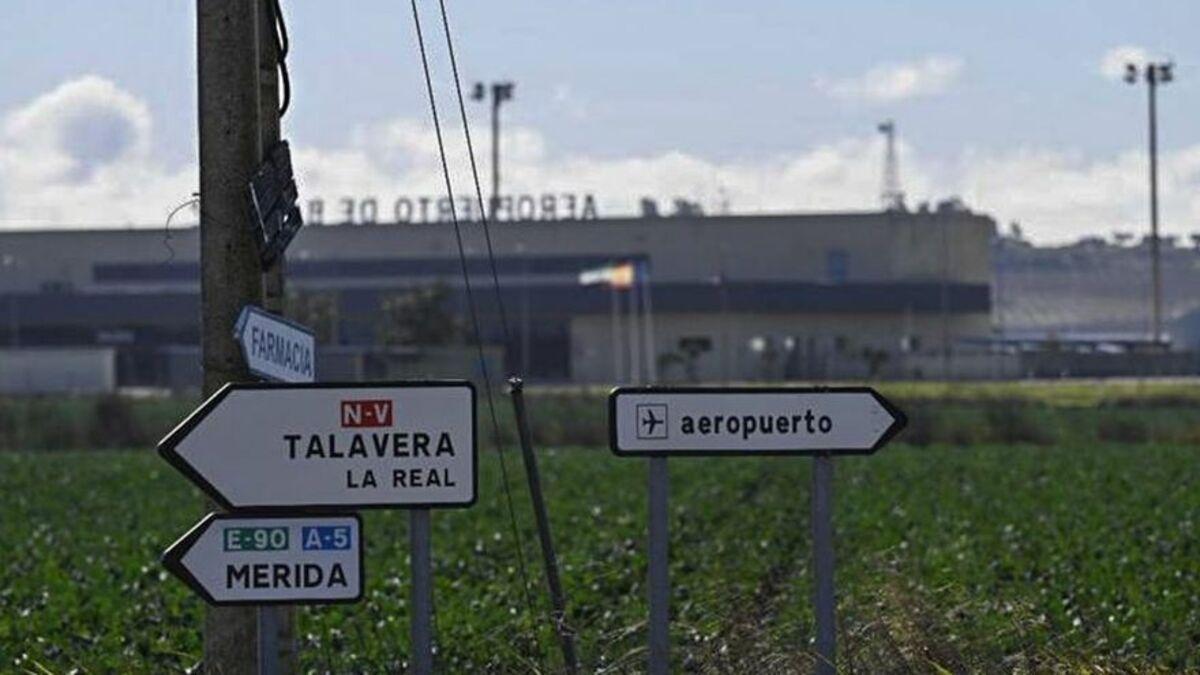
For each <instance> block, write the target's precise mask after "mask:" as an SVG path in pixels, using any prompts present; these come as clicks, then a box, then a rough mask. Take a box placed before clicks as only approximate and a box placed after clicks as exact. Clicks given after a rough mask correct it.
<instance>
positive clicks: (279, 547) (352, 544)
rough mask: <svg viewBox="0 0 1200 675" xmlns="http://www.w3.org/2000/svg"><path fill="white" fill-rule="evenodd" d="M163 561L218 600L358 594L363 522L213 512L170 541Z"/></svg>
mask: <svg viewBox="0 0 1200 675" xmlns="http://www.w3.org/2000/svg"><path fill="white" fill-rule="evenodd" d="M163 565H165V566H166V567H167V569H168V570H170V571H171V573H172V574H174V575H175V576H177V577H179V578H180V579H181V580H182V581H183V582H184V583H186V584H187V585H188V586H191V588H192V590H194V591H196V593H199V594H200V596H201V597H203V598H204V599H205V600H207V601H208V602H209V603H211V604H214V605H237V604H255V605H265V604H283V603H305V604H310V603H332V602H355V601H357V600H358V599H359V598H361V597H362V589H363V544H362V523H361V521H360V520H359V518H358V516H357V515H350V516H295V517H280V518H267V517H262V516H245V515H233V514H214V513H210V514H208V515H207V516H205V517H204V519H203V520H201V521H200V522H199V523H198V524H197V525H196V526H195V527H193V528H192V529H191V531H189V532H188V533H187V534H185V535H183V537H181V538H180V539H179V541H177V542H175V543H174V544H172V545H171V547H170V548H168V549H167V551H166V553H164V554H163Z"/></svg>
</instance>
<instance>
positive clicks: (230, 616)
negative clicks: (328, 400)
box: [196, 0, 262, 675]
mask: <svg viewBox="0 0 1200 675" xmlns="http://www.w3.org/2000/svg"><path fill="white" fill-rule="evenodd" d="M257 4H258V3H255V2H250V1H249V0H197V1H196V46H197V73H198V81H199V82H198V85H199V86H198V94H199V96H198V100H199V132H200V133H199V135H200V302H201V315H202V321H203V324H202V325H203V328H202V333H201V350H202V352H203V362H204V393H205V395H209V394H212V393H213V392H215V391H216V390H217V389H218V388H219V387H220V386H221V385H223V384H225V383H226V382H237V381H250V379H251V377H250V373H249V372H248V371H247V370H246V365H245V363H243V361H242V356H241V354H240V353H239V351H238V346H237V342H236V341H235V340H234V337H233V325H234V322H235V321H236V320H237V316H238V313H239V312H240V311H241V309H242V307H243V306H244V305H245V304H247V303H256V304H257V303H259V302H261V301H262V273H261V270H260V268H259V261H258V250H257V248H256V245H255V243H254V239H253V238H252V237H251V232H250V229H249V228H248V227H247V225H246V222H247V219H248V218H249V217H250V213H249V210H248V208H249V199H248V197H247V189H248V187H247V186H248V185H249V181H250V175H251V174H252V173H253V171H254V169H255V167H256V165H257V164H258V162H259V148H260V142H261V141H260V139H259V126H258V113H259V108H258V97H259V87H258V84H259V77H258V53H257V52H258V22H257V20H256V19H257V14H258V11H259V8H258V6H257ZM257 614H258V613H257V611H256V610H255V608H253V607H221V608H217V607H210V608H209V609H208V612H207V614H206V616H205V621H204V672H206V673H210V674H212V673H220V674H230V675H232V674H235V673H249V672H253V671H254V670H255V668H256V666H257V645H258V626H257V623H258V622H257V618H258V617H257Z"/></svg>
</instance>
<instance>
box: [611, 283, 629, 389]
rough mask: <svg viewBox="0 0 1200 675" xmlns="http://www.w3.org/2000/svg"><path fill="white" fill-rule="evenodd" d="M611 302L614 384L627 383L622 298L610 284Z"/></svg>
mask: <svg viewBox="0 0 1200 675" xmlns="http://www.w3.org/2000/svg"><path fill="white" fill-rule="evenodd" d="M608 293H609V302H610V303H611V304H612V350H613V379H614V384H621V383H622V382H624V381H625V379H624V377H623V374H624V371H625V358H624V356H625V346H624V345H623V344H622V343H621V296H620V295H618V294H617V287H616V286H613V285H612V282H611V281H610V282H609V284H608Z"/></svg>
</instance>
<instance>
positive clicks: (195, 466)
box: [158, 380, 477, 511]
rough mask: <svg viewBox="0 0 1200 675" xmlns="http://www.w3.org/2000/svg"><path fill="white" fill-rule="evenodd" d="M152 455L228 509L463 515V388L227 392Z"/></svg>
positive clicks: (466, 406)
mask: <svg viewBox="0 0 1200 675" xmlns="http://www.w3.org/2000/svg"><path fill="white" fill-rule="evenodd" d="M158 451H159V453H160V454H162V456H163V457H164V458H165V459H166V460H167V461H168V462H170V463H171V464H172V465H173V466H174V467H175V468H177V469H179V470H180V471H181V472H183V474H184V475H186V476H187V477H188V478H189V479H191V480H192V482H194V483H195V484H196V485H198V486H199V487H200V488H201V489H203V490H204V491H205V492H206V493H208V495H209V496H211V497H212V498H213V499H214V500H216V501H217V502H218V503H220V504H221V505H222V506H223V507H225V508H226V509H228V510H235V509H297V508H302V509H308V510H311V509H331V510H342V511H344V510H346V509H356V508H371V507H401V506H410V507H416V506H422V507H439V506H470V505H471V504H473V503H474V501H475V472H476V452H477V451H476V443H475V388H474V387H473V386H472V385H471V383H470V382H466V381H458V380H454V381H450V380H447V381H428V382H394V383H351V384H332V383H316V384H227V385H225V386H224V387H222V388H221V389H220V390H219V391H217V393H215V394H213V395H212V397H211V398H209V399H208V400H207V401H205V402H204V403H203V404H201V405H200V407H199V408H198V409H196V411H195V412H193V413H192V414H191V415H190V416H189V417H188V418H187V419H186V420H184V421H183V422H182V423H181V424H180V425H179V426H178V427H176V428H175V430H174V431H172V432H171V433H170V434H168V435H167V437H166V438H164V439H163V440H162V441H161V442H160V443H159V444H158Z"/></svg>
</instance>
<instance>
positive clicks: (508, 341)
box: [438, 0, 512, 346]
mask: <svg viewBox="0 0 1200 675" xmlns="http://www.w3.org/2000/svg"><path fill="white" fill-rule="evenodd" d="M438 5H439V6H440V7H441V9H442V28H443V30H445V32H446V48H447V49H448V50H449V52H450V69H451V70H452V71H453V72H454V91H455V92H456V93H457V94H458V112H459V115H460V116H462V125H463V134H464V135H465V136H466V138H467V156H468V157H470V158H471V177H472V178H473V179H474V181H475V200H476V201H477V202H478V203H479V214H480V218H481V220H482V222H483V238H484V241H486V242H487V254H488V262H489V263H490V264H491V268H492V286H493V287H494V288H495V289H496V307H497V309H498V310H499V312H500V328H501V330H502V332H503V333H504V344H505V345H509V346H511V345H512V336H511V335H510V334H509V331H508V312H507V311H505V309H504V296H503V295H502V294H501V293H500V274H499V273H498V272H497V271H496V254H495V252H494V251H493V250H492V229H491V227H490V225H489V222H488V210H487V209H486V208H485V207H484V205H483V190H482V189H481V188H480V187H479V168H478V167H477V166H476V164H475V146H474V145H472V144H471V126H470V125H469V124H468V123H467V107H466V105H465V104H464V103H463V95H462V85H461V84H459V79H458V61H457V59H455V58H454V40H453V39H452V38H451V37H450V21H449V20H448V19H447V18H446V2H445V0H438Z"/></svg>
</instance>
